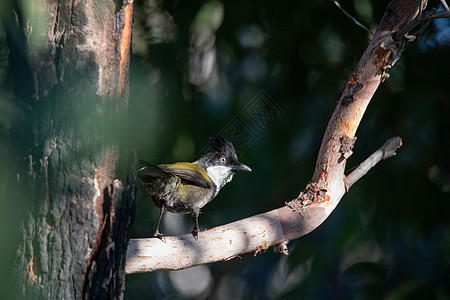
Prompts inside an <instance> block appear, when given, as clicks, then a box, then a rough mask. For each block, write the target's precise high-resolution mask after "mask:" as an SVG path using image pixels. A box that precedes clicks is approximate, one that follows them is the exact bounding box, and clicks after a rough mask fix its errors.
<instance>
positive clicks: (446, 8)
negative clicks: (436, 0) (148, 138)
mask: <svg viewBox="0 0 450 300" xmlns="http://www.w3.org/2000/svg"><path fill="white" fill-rule="evenodd" d="M441 4H442V6H443V7H444V8H445V10H446V11H450V9H449V8H448V5H447V2H445V0H441Z"/></svg>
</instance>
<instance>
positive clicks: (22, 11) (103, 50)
mask: <svg viewBox="0 0 450 300" xmlns="http://www.w3.org/2000/svg"><path fill="white" fill-rule="evenodd" d="M124 2H126V1H124ZM23 3H24V5H23V6H21V7H18V6H17V7H10V8H9V9H8V10H7V11H6V12H4V15H3V18H4V24H5V28H6V30H7V33H8V44H9V48H10V50H11V52H10V56H9V58H10V67H11V72H12V76H13V79H14V91H15V94H16V96H17V107H19V109H18V111H17V112H16V113H15V115H14V117H13V119H14V122H13V124H12V126H11V133H10V137H11V145H12V146H11V147H12V149H11V150H12V151H11V152H12V153H13V155H14V159H15V160H16V170H14V171H12V172H10V173H11V174H12V175H11V178H10V179H11V180H10V186H11V188H10V190H11V191H13V193H12V194H11V195H13V196H14V198H18V199H20V200H21V201H26V205H27V206H28V207H29V213H28V215H27V219H26V220H24V222H23V224H24V226H23V230H22V233H23V243H22V244H21V245H20V247H19V249H18V253H17V262H16V276H17V277H18V279H19V283H20V291H21V292H22V293H23V295H24V296H25V297H27V298H33V299H36V298H43V299H91V298H101V299H106V298H114V299H115V298H122V297H123V290H124V287H125V284H124V278H125V277H124V267H125V253H126V248H127V244H128V234H129V231H130V228H131V225H132V221H133V217H134V209H135V193H136V184H135V171H134V168H133V165H134V163H135V161H136V158H135V155H134V154H133V152H132V150H131V149H130V147H129V143H127V131H128V126H127V124H128V122H127V112H128V66H129V51H130V42H131V23H132V4H127V3H125V4H123V5H122V2H119V3H118V2H112V1H105V0H101V1H94V0H87V1H63V0H47V1H43V0H38V1H26V2H23Z"/></svg>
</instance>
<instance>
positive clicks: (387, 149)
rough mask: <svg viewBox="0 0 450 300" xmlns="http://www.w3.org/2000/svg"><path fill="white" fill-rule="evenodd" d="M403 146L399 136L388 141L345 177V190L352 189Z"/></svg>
mask: <svg viewBox="0 0 450 300" xmlns="http://www.w3.org/2000/svg"><path fill="white" fill-rule="evenodd" d="M401 146H402V139H401V138H400V137H398V136H396V137H393V138H390V139H388V140H387V141H386V142H385V143H384V144H383V146H381V148H380V149H378V150H377V151H375V152H374V153H372V155H370V156H369V157H368V158H367V159H366V160H365V161H363V162H362V163H361V164H360V165H359V166H358V167H357V168H356V169H355V170H353V171H352V172H351V173H350V174H349V175H347V176H346V177H345V189H346V190H347V191H348V190H349V189H350V187H351V186H352V185H353V184H354V183H355V182H356V181H358V180H359V179H360V178H361V177H363V176H364V175H366V174H367V172H369V170H370V169H371V168H373V167H374V166H375V165H376V164H377V163H379V162H380V161H382V160H384V159H388V158H389V157H392V156H394V155H395V151H396V150H397V149H398V148H400V147H401Z"/></svg>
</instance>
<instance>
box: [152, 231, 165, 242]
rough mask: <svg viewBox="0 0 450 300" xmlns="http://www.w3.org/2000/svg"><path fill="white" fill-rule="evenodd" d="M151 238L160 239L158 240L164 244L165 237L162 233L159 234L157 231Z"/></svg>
mask: <svg viewBox="0 0 450 300" xmlns="http://www.w3.org/2000/svg"><path fill="white" fill-rule="evenodd" d="M153 237H154V238H157V239H160V240H161V241H163V242H164V243H165V242H166V237H165V236H164V235H163V234H162V233H160V232H159V231H158V232H155V233H154V234H153Z"/></svg>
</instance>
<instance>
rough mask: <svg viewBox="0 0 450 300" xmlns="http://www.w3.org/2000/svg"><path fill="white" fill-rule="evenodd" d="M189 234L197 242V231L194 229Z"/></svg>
mask: <svg viewBox="0 0 450 300" xmlns="http://www.w3.org/2000/svg"><path fill="white" fill-rule="evenodd" d="M191 233H192V236H193V237H194V239H195V240H196V241H198V229H197V228H194V229H193V230H192V232H191Z"/></svg>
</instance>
